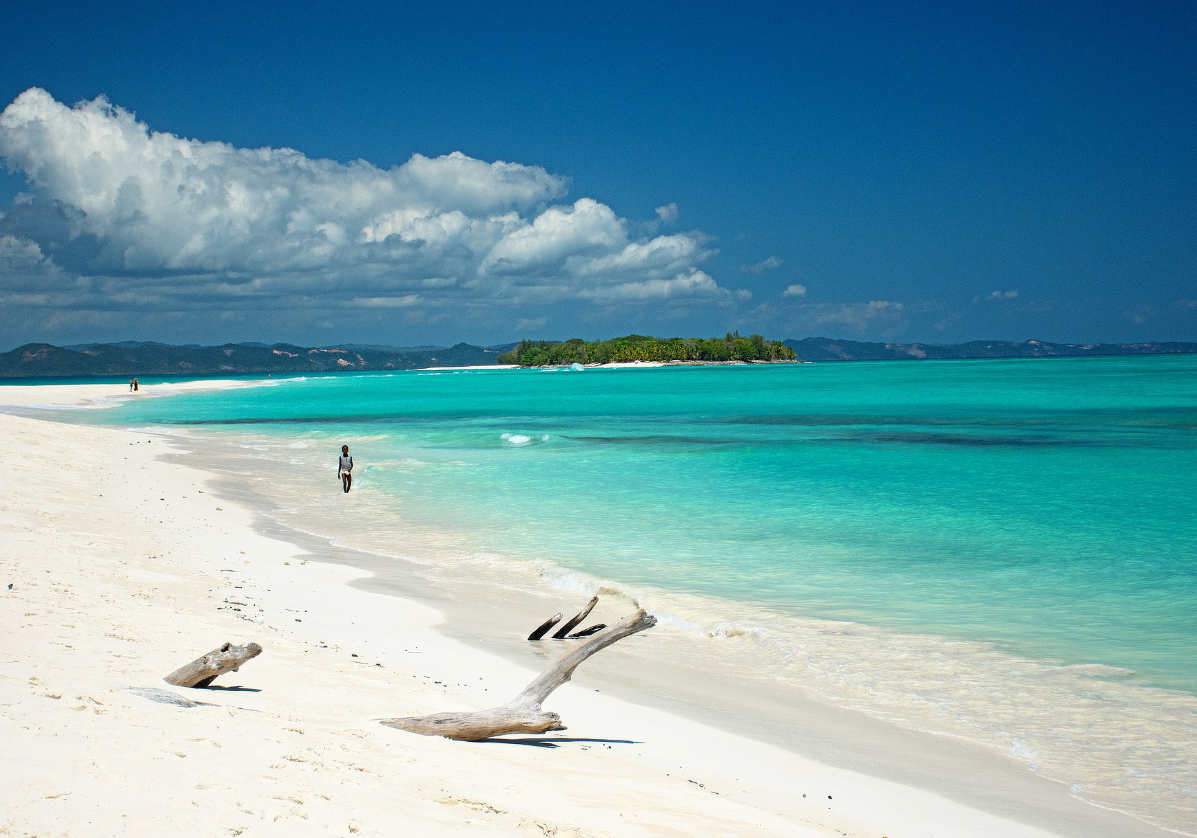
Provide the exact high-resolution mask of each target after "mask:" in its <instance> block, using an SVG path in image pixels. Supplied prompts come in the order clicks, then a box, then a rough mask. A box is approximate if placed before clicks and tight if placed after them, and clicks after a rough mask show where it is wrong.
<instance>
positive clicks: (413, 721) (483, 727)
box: [382, 609, 657, 742]
mask: <svg viewBox="0 0 1197 838" xmlns="http://www.w3.org/2000/svg"><path fill="white" fill-rule="evenodd" d="M656 623H657V618H656V617H653V616H651V615H649V614H646V613H645V612H644V610H643V609H642V610H640V611H637V612H636V613H635V614H630V615H628V616H627V617H624V618H623V619H622V620H620V621H619V622H618V623H616V624H615V625H613V626H611V628H609V629H607V630H606V631H604V632H603V633H602V634H597V635H595V636H594V637H591V638H590V639H588V640H586V641H585V642H584V643H579V644H578V646H577V647H576V648H574V649H572V650H571V651H570V652H568V653H566V654H565V655H563V656H562V658H561V659H560V660H559V661H557V662H556V663H555V664H553V665H552V666H550V667H549V668H548V669H546V670H545V671H544V672H543V673H541V674H540V675H539V676H538V677H537V678H536V679H535V680H534V681H532V683H531V684H529V685H528V686H527V687H526V688H525V689H524V691H523V692H522V693H520V694H519V695H518V696H516V697H515V698H514V699H512V700H511V701H509V702H508V703H506V704H504V705H502V706H501V707H493V708H491V709H490V710H480V711H478V712H475V713H433V714H432V715H431V716H418V717H412V718H404V719H384V720H383V721H382V724H384V725H387V726H388V727H394V728H398V729H399V730H406V731H410V732H411V733H419V734H422V735H424V736H444V737H446V738H447V739H464V740H467V741H470V742H476V741H478V740H479V739H489V738H490V737H492V736H502V735H504V734H507V733H544V732H546V731H549V730H565V725H563V724H561V717H560V716H558V715H557V714H556V713H547V712H545V711H543V710H541V709H540V706H541V704H543V703H544V700H545V699H546V698H548V697H549V694H550V693H552V692H553V690H555V689H557V688H558V687H560V686H561V685H562V684H564V683H565V682H566V681H568V680H569V679H570V676H572V675H573V674H574V670H575V669H577V668H578V666H579V665H580V664H581V663H582V661H584V660H586V659H587V658H588V657H590V656H591V655H593V654H594V653H596V652H599V651H601V650H603V649H605V648H607V647H608V646H610V645H611V644H612V643H614V642H615V641H617V640H622V639H623V638H625V637H627V636H628V635H630V634H635V633H636V632H638V631H644V630H645V629H646V628H651V627H652V626H654V625H656Z"/></svg>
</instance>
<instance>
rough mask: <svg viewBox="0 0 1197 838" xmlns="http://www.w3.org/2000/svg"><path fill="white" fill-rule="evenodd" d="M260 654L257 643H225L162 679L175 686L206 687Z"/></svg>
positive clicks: (259, 647)
mask: <svg viewBox="0 0 1197 838" xmlns="http://www.w3.org/2000/svg"><path fill="white" fill-rule="evenodd" d="M260 654H262V647H261V646H259V645H258V644H257V643H246V644H245V645H244V646H234V645H233V644H232V643H225V644H224V645H223V646H221V647H220V648H219V649H213V650H212V651H211V652H209V653H208V654H206V655H204V656H203V657H202V658H196V659H195V660H193V661H192V662H191V663H189V664H187V665H186V666H183V667H180V668H179V669H176V670H175V671H174V672H172V673H170V674H169V675H167V676H166V677H165V678H163V679H162V680H163V681H165V682H166V683H168V684H174V685H175V686H176V687H206V686H208V685H209V684H211V683H212V682H213V681H214V680H216V678H217V676H220V675H223V674H224V673H226V672H236V671H237V670H238V669H239V668H241V666H242V665H243V664H244V663H245V662H246V661H248V660H250V659H251V658H256V657H257V656H258V655H260Z"/></svg>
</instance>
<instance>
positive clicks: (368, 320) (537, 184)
mask: <svg viewBox="0 0 1197 838" xmlns="http://www.w3.org/2000/svg"><path fill="white" fill-rule="evenodd" d="M249 6H252V8H250V7H249ZM5 31H6V39H5V40H6V47H5V50H4V51H3V52H2V53H0V108H4V107H7V110H6V111H5V114H4V116H3V117H0V156H2V157H3V162H4V163H5V164H6V165H7V166H8V167H9V168H10V169H12V170H13V171H12V172H10V173H9V174H7V175H4V176H0V212H2V213H3V217H0V344H3V345H2V346H0V349H7V348H11V347H12V346H16V345H18V344H21V343H24V342H26V341H35V340H36V341H48V342H53V343H74V342H84V341H93V340H121V339H145V340H165V341H176V342H184V341H197V342H223V341H226V340H265V341H283V340H286V341H294V342H299V343H313V344H319V343H333V342H345V341H360V342H377V343H394V344H416V343H452V342H456V341H458V340H466V341H470V342H475V343H498V342H502V341H507V340H514V339H518V338H521V337H549V338H567V337H571V336H581V337H587V338H599V337H611V336H614V335H617V334H624V333H627V332H631V331H637V332H643V333H649V334H658V335H676V334H686V335H708V334H719V333H722V332H724V331H727V330H730V329H739V330H740V331H742V332H752V331H758V332H762V333H764V334H766V335H768V336H770V337H775V338H787V337H794V338H801V337H806V336H810V335H828V336H832V337H844V338H852V339H858V340H887V341H904V342H905V341H923V342H936V343H949V342H957V341H962V340H969V339H974V338H996V339H1012V340H1025V339H1027V338H1038V339H1041V340H1063V341H1076V342H1088V341H1138V340H1197V5H1194V4H1192V3H1101V2H1086V3H1053V4H1042V3H1026V4H1021V3H1003V4H992V5H980V4H976V5H969V4H960V3H908V4H894V3H851V2H837V3H785V4H771V3H756V4H699V5H697V6H696V7H693V8H687V7H682V6H677V5H673V6H667V5H664V4H645V3H635V4H609V3H608V4H601V5H595V6H592V7H588V8H579V9H575V8H571V7H569V6H567V5H566V4H560V3H553V4H547V3H546V4H521V5H518V6H517V5H514V4H506V5H498V4H495V5H484V4H477V3H466V4H453V5H452V6H449V5H443V6H440V5H419V6H414V5H411V6H409V5H404V4H396V3H389V4H378V5H365V4H363V5H358V6H355V8H353V9H352V10H344V11H342V10H337V11H330V10H329V9H328V8H327V7H321V6H316V5H307V6H305V5H304V4H299V3H291V4H245V6H244V7H243V6H242V5H233V4H222V3H215V4H206V5H205V6H204V9H203V12H202V14H200V13H197V10H196V7H182V6H180V7H178V8H177V9H172V8H165V9H164V8H162V6H161V4H137V3H130V4H122V5H121V6H120V7H119V8H118V9H116V10H108V9H104V8H100V7H95V6H90V5H89V6H82V5H81V6H80V7H79V8H77V9H71V8H69V7H63V6H58V7H56V8H48V9H33V8H24V7H18V6H17V5H16V4H10V6H9V8H8V9H7V11H6V12H5ZM27 91H29V92H27ZM18 97H20V98H18ZM98 97H103V98H102V99H99V100H98V101H97V98H98ZM284 149H287V150H289V151H282V150H284ZM258 150H262V151H258ZM354 161H359V162H354Z"/></svg>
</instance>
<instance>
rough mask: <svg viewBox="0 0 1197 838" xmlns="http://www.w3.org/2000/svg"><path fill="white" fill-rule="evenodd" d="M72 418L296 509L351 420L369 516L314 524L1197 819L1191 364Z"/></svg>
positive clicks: (460, 384) (598, 386) (223, 404)
mask: <svg viewBox="0 0 1197 838" xmlns="http://www.w3.org/2000/svg"><path fill="white" fill-rule="evenodd" d="M74 418H78V419H80V420H81V421H89V422H100V423H106V424H119V425H123V426H134V427H142V428H151V427H152V428H156V429H160V430H165V431H166V432H168V433H173V434H182V435H187V436H193V437H194V436H202V437H204V438H207V439H214V440H218V441H220V440H223V441H224V442H225V443H228V444H230V445H235V446H237V448H238V450H239V451H240V452H241V453H242V456H244V457H250V458H251V461H252V458H257V459H258V460H259V461H263V462H265V461H269V463H270V464H272V467H277V468H278V469H281V470H282V472H283V473H285V474H287V475H288V477H287V478H286V480H285V481H284V483H285V485H286V487H287V490H288V491H287V492H282V491H280V492H278V493H277V494H276V497H277V498H279V499H280V500H279V503H278V504H277V505H276V507H275V508H272V509H270V510H264V511H267V512H269V513H270V514H272V515H275V516H277V517H279V518H280V519H281V520H283V521H284V522H287V523H289V525H292V526H295V527H297V528H302V527H303V526H304V522H305V521H311V520H313V519H314V513H313V511H312V509H311V508H308V507H307V506H305V503H306V501H305V500H304V499H305V498H306V497H310V496H321V497H323V496H324V495H326V494H327V493H328V492H333V491H339V486H338V484H336V483H335V481H334V474H335V469H336V455H337V453H338V450H339V447H340V445H341V444H348V445H350V447H351V453H352V454H353V456H354V459H355V462H356V469H355V472H354V474H355V478H356V483H355V488H354V493H353V494H351V497H352V498H354V502H355V503H357V504H359V506H360V514H356V515H355V517H354V522H355V523H354V525H353V527H352V531H350V532H321V533H320V534H322V535H328V536H333V537H337V538H342V539H346V540H348V541H349V542H352V543H354V545H355V546H359V547H362V548H365V549H370V550H373V551H375V552H381V553H383V554H391V555H394V557H395V559H396V561H417V562H425V563H433V564H438V565H442V566H445V567H447V568H450V569H451V568H453V567H455V566H456V567H460V568H462V569H463V572H472V571H470V568H477V567H481V566H483V565H485V566H486V567H487V568H488V569H489V571H488V572H497V573H509V574H511V575H512V577H513V578H521V574H524V575H527V577H528V578H529V579H530V580H531V579H533V578H535V579H536V580H537V581H538V584H553V585H556V586H558V587H561V588H563V589H576V590H577V591H578V592H579V593H581V592H591V591H596V590H607V591H620V592H623V593H624V594H625V595H627V596H629V597H631V598H634V599H637V600H639V601H643V602H645V603H646V604H648V605H649V607H651V608H652V609H653V610H654V611H655V612H656V613H658V614H659V615H661V617H662V619H663V621H664V622H666V623H668V624H669V625H671V626H673V627H674V628H675V629H677V630H679V631H691V632H692V633H693V635H694V637H695V642H696V643H697V642H710V643H716V642H721V641H722V642H735V643H739V644H741V646H742V647H743V648H746V649H748V648H750V649H751V650H752V655H754V656H755V657H753V658H752V659H753V660H754V661H756V664H755V665H759V666H760V667H763V668H766V669H768V670H770V671H771V672H772V673H773V675H774V676H775V677H777V678H789V679H792V680H793V681H794V683H795V684H796V685H798V686H800V687H801V688H802V689H803V690H805V691H806V693H807V694H813V695H815V696H817V697H820V698H823V699H825V700H828V701H831V702H834V703H837V704H841V705H844V706H849V707H855V708H857V709H862V710H865V711H866V712H872V713H875V714H877V715H880V716H883V717H885V718H888V719H891V720H894V721H896V722H897V723H899V724H902V725H904V726H907V727H911V728H915V729H923V730H928V731H936V732H941V733H948V734H950V735H954V736H962V737H964V738H967V739H972V740H976V741H979V742H982V743H985V744H989V745H993V746H996V747H999V748H1002V749H1004V750H1005V751H1007V752H1008V753H1010V754H1011V755H1013V756H1015V757H1016V758H1018V759H1021V760H1023V761H1024V762H1026V763H1027V764H1028V765H1030V767H1031V768H1033V769H1034V770H1037V771H1040V772H1041V773H1043V774H1045V775H1047V776H1051V777H1054V778H1055V779H1058V780H1062V781H1064V782H1067V783H1069V784H1070V786H1071V788H1072V791H1073V793H1074V794H1076V795H1078V796H1080V797H1084V798H1086V799H1089V800H1092V801H1094V802H1097V803H1100V804H1102V805H1107V806H1111V807H1114V808H1118V809H1122V810H1125V811H1130V812H1132V813H1136V814H1140V815H1141V816H1144V817H1147V818H1149V819H1151V820H1154V821H1156V822H1157V823H1163V824H1165V825H1169V826H1171V827H1173V828H1177V829H1182V830H1185V831H1188V829H1189V828H1193V827H1194V826H1195V825H1197V791H1195V789H1197V768H1195V767H1194V766H1195V765H1197V492H1195V488H1197V479H1195V476H1197V357H1194V356H1154V357H1138V358H1133V357H1129V358H1128V357H1117V358H1075V359H1017V360H979V361H944V362H939V361H917V362H880V363H861V362H857V363H842V364H802V365H772V366H732V367H667V368H647V369H646V368H632V369H583V370H579V369H546V370H457V371H454V370H432V371H413V372H395V373H361V374H350V375H336V376H326V377H309V378H291V379H278V380H272V381H266V382H262V381H259V382H257V384H256V385H254V386H243V387H238V388H235V389H226V390H215V391H204V392H195V393H186V394H180V395H175V396H171V397H169V398H139V399H136V400H129V401H122V402H119V403H118V404H116V405H115V406H113V407H112V408H111V409H108V410H102V411H79V412H78V415H77V416H75V417H72V419H74ZM1147 810H1150V811H1149V812H1148V811H1147ZM1145 812H1147V814H1145Z"/></svg>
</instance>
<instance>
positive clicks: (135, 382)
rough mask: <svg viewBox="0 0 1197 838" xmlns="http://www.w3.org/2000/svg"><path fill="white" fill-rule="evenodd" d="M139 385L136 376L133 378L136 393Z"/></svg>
mask: <svg viewBox="0 0 1197 838" xmlns="http://www.w3.org/2000/svg"><path fill="white" fill-rule="evenodd" d="M137 387H138V384H137V379H136V378H134V379H133V392H134V393H136V392H137Z"/></svg>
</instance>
